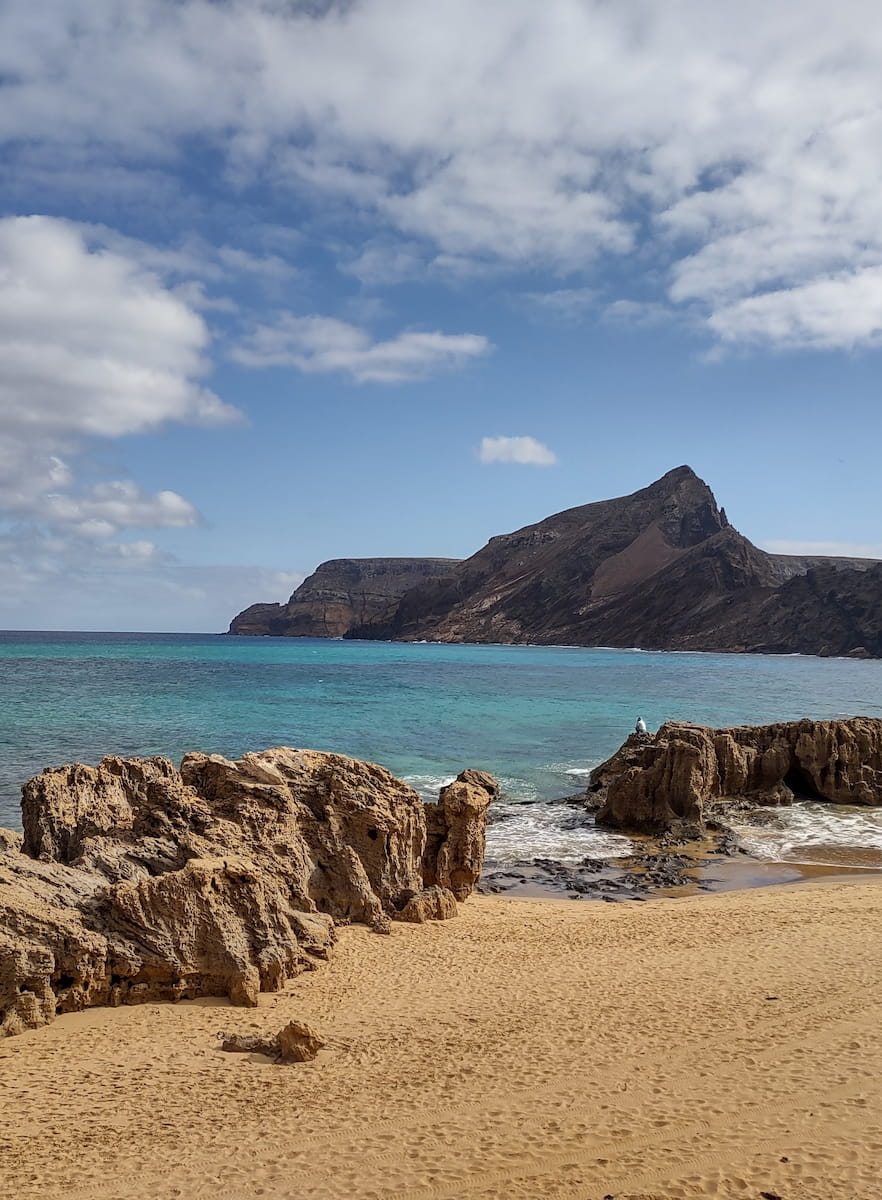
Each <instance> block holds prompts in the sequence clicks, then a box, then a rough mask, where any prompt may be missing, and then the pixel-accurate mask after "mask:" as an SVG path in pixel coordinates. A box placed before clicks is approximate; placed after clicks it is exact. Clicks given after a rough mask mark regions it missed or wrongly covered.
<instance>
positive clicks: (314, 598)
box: [230, 558, 458, 638]
mask: <svg viewBox="0 0 882 1200" xmlns="http://www.w3.org/2000/svg"><path fill="white" fill-rule="evenodd" d="M457 565H458V560H457V559H453V558H332V559H329V560H328V562H323V563H322V564H321V565H320V566H319V567H317V568H316V570H315V571H314V572H313V574H312V575H310V576H309V578H308V579H304V581H303V583H301V585H300V587H298V588H297V590H296V591H295V592H293V593H292V595H291V597H290V599H289V600H288V602H287V604H252V605H251V607H250V608H246V609H245V611H244V612H241V613H239V615H238V616H236V617H234V618H233V620H232V622H231V624H230V633H233V634H240V635H242V634H248V635H252V636H253V635H269V636H276V637H329V638H336V637H345V636H346V635H347V634H349V635H351V633H352V630H354V629H357V628H361V627H363V626H365V627H366V626H373V625H375V624H376V625H381V624H383V623H384V622H386V621H388V620H389V619H390V618H391V616H392V614H393V613H394V612H395V610H396V607H397V605H398V602H399V601H400V599H401V597H402V596H403V595H404V594H405V593H406V592H408V591H409V590H410V589H411V588H414V587H418V586H419V585H420V584H422V583H425V582H426V581H427V580H430V579H434V578H436V577H439V576H446V575H449V574H450V572H451V571H452V570H453V569H454V568H455V567H456V566H457Z"/></svg>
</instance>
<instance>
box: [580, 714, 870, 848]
mask: <svg viewBox="0 0 882 1200" xmlns="http://www.w3.org/2000/svg"><path fill="white" fill-rule="evenodd" d="M794 797H802V798H809V799H813V800H825V801H829V802H830V803H834V804H864V805H873V806H878V805H882V720H877V719H874V718H870V717H854V718H851V719H850V720H843V721H810V720H803V721H789V722H784V723H781V724H776V725H759V726H751V725H741V726H735V727H733V728H730V729H709V728H706V727H705V726H702V725H689V724H685V723H678V722H668V723H667V724H665V725H663V726H662V727H661V729H659V731H658V733H656V734H655V735H651V734H632V735H631V736H630V737H629V738H628V739H627V741H626V742H625V743H624V745H622V746H621V747H620V749H619V750H617V751H616V753H615V754H614V755H613V756H612V758H610V759H608V760H607V761H606V762H605V763H603V764H602V765H601V766H599V767H597V768H596V769H595V770H594V771H593V772H592V773H591V778H590V782H589V785H588V792H587V798H588V799H589V801H590V802H591V803H592V805H597V804H598V803H599V805H600V807H599V810H598V812H597V817H596V819H597V822H598V824H601V825H610V826H614V827H617V828H620V829H630V830H646V831H655V832H657V831H659V830H664V829H669V828H677V827H683V826H685V827H688V828H690V829H695V830H698V831H700V830H701V829H702V828H703V827H704V824H705V821H706V818H707V817H708V815H709V814H710V813H711V812H713V811H715V810H717V809H718V808H720V807H725V806H726V805H727V804H731V803H732V802H733V801H748V802H750V803H752V804H790V803H791V802H792V801H793V799H794Z"/></svg>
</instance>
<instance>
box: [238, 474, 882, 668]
mask: <svg viewBox="0 0 882 1200" xmlns="http://www.w3.org/2000/svg"><path fill="white" fill-rule="evenodd" d="M880 614H882V563H880V564H874V563H873V562H872V561H870V560H862V559H824V558H819V557H791V556H786V555H774V554H766V553H765V552H764V551H762V550H760V549H758V548H757V547H756V546H754V545H753V544H752V543H751V542H749V541H748V540H747V538H745V537H743V536H742V535H741V534H740V533H738V531H737V530H736V529H733V528H732V526H731V525H730V524H729V522H728V519H727V517H726V514H725V511H724V510H723V509H721V508H719V507H718V506H717V502H716V500H715V499H714V496H713V493H712V492H711V490H710V488H708V486H707V484H705V483H704V482H703V481H702V480H701V479H699V478H698V476H697V475H696V474H695V472H694V471H692V470H691V469H690V468H689V467H686V466H683V467H677V468H675V469H674V470H673V471H669V472H668V473H667V474H666V475H664V476H662V478H661V479H659V480H657V481H656V482H655V483H653V484H651V485H650V486H649V487H647V488H642V489H641V490H640V491H638V492H634V493H633V494H631V495H630V496H622V497H619V498H618V499H615V500H602V501H598V502H597V503H594V504H585V505H582V506H581V507H578V508H571V509H567V510H566V511H565V512H562V513H557V514H556V515H554V516H551V517H547V518H546V519H545V520H543V521H539V522H538V523H537V524H535V525H528V526H526V527H525V528H524V529H519V530H517V531H516V532H514V533H510V534H504V535H502V536H500V537H494V538H491V539H490V541H489V542H488V543H487V545H486V546H485V547H484V548H483V549H482V550H479V551H478V552H477V554H474V555H472V557H471V558H469V559H466V560H465V561H464V562H461V563H456V562H452V561H445V560H443V559H361V560H358V559H338V560H334V561H333V562H329V563H323V564H322V566H321V567H319V569H318V570H317V571H316V573H315V574H314V575H312V576H311V577H310V578H309V579H308V580H306V581H305V582H304V583H303V584H302V585H301V586H300V587H299V588H298V589H297V591H296V592H295V593H294V595H293V596H292V597H291V599H290V600H289V602H288V604H287V605H261V604H258V605H252V607H251V608H249V609H246V610H245V612H244V613H240V614H239V616H238V617H236V618H235V620H234V621H233V624H232V626H231V628H230V632H231V633H275V634H287V635H297V634H304V635H310V636H318V637H359V638H387V639H393V640H403V641H413V640H429V641H442V642H531V643H540V644H546V645H559V644H565V645H579V646H640V647H643V648H645V649H657V650H665V649H668V650H722V651H751V652H756V653H806V654H836V655H851V656H853V657H877V656H882V616H880Z"/></svg>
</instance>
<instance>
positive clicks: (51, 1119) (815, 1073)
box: [0, 877, 882, 1200]
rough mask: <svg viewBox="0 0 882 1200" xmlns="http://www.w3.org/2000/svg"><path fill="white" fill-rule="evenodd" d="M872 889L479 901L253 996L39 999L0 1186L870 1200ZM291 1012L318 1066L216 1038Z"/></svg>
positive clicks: (874, 1199)
mask: <svg viewBox="0 0 882 1200" xmlns="http://www.w3.org/2000/svg"><path fill="white" fill-rule="evenodd" d="M880 883H882V880H880V879H878V878H876V877H874V878H872V879H862V880H859V881H853V880H849V881H844V882H843V881H839V880H837V881H833V882H831V881H825V882H819V883H808V884H800V885H798V886H795V887H786V888H780V887H778V888H764V889H758V890H754V891H740V892H729V893H725V894H719V895H714V896H707V897H700V898H692V897H690V898H686V899H678V900H654V901H650V902H648V903H643V904H637V903H634V904H622V905H613V904H602V903H572V902H566V901H563V902H555V901H530V900H506V899H484V898H478V897H475V898H472V899H471V900H469V901H468V903H467V904H465V905H464V906H463V907H462V908H461V911H460V916H459V918H458V919H457V920H455V921H449V922H446V923H442V924H429V925H423V926H403V925H397V926H395V928H394V932H393V934H392V936H391V937H381V936H378V935H376V934H371V933H369V932H368V931H367V930H366V929H363V928H359V927H353V928H349V929H344V930H342V931H341V936H340V946H339V948H338V951H337V953H336V956H335V958H334V960H333V962H332V963H331V964H329V965H328V966H327V967H323V968H322V969H321V970H320V971H317V972H315V973H312V974H308V975H304V976H301V977H300V978H298V979H296V980H293V981H292V982H291V984H290V985H289V987H288V989H287V991H286V992H284V993H281V994H280V995H278V996H267V997H263V998H262V1006H261V1007H260V1008H259V1009H256V1010H254V1009H252V1010H243V1009H233V1008H230V1007H228V1006H226V1004H225V1003H220V1002H210V1001H205V1002H193V1003H183V1004H178V1005H145V1006H144V1007H141V1008H126V1009H116V1010H92V1011H90V1012H86V1013H79V1014H74V1015H71V1016H67V1017H62V1018H59V1019H58V1020H57V1021H56V1022H55V1023H54V1024H53V1025H51V1026H50V1027H48V1028H46V1029H42V1030H36V1031H33V1032H31V1033H27V1034H25V1035H23V1036H21V1037H18V1038H11V1039H8V1040H6V1041H5V1042H0V1113H2V1123H0V1194H2V1195H4V1196H9V1197H16V1198H22V1200H23V1198H25V1197H37V1196H39V1197H41V1198H43V1200H50V1198H53V1197H62V1196H63V1197H71V1196H77V1197H82V1198H85V1200H88V1198H89V1197H96V1198H99V1197H100V1198H102V1200H110V1198H114V1200H128V1198H130V1197H139V1198H146V1197H151V1198H153V1197H158V1198H162V1200H166V1198H168V1197H175V1196H181V1197H186V1198H187V1200H190V1198H194V1200H195V1198H198V1197H212V1198H215V1197H220V1196H226V1197H231V1198H232V1200H237V1198H239V1197H242V1198H245V1197H249V1198H250V1197H258V1196H262V1197H268V1198H271V1200H272V1198H276V1197H279V1198H280V1197H292V1198H293V1197H296V1198H297V1200H310V1198H318V1197H321V1198H325V1197H327V1198H329V1200H331V1198H334V1200H336V1198H339V1200H343V1198H346V1200H367V1198H369V1197H370V1198H373V1200H404V1198H407V1200H411V1198H413V1200H416V1198H418V1197H419V1198H420V1200H422V1198H425V1200H429V1198H430V1197H431V1198H432V1200H441V1198H443V1197H449V1198H454V1197H455V1198H460V1197H468V1198H469V1200H478V1198H480V1200H491V1198H493V1200H503V1198H504V1200H520V1198H527V1197H529V1198H531V1200H532V1198H534V1197H536V1198H539V1197H541V1198H543V1200H595V1198H596V1200H602V1198H603V1197H605V1196H614V1197H615V1200H656V1198H662V1197H664V1198H673V1197H676V1198H681V1197H682V1198H686V1197H697V1196H718V1197H743V1198H750V1200H759V1198H760V1197H762V1196H763V1195H765V1196H780V1197H781V1200H831V1198H835V1200H880V1197H882V886H880ZM291 1017H297V1018H300V1019H303V1020H306V1021H308V1022H309V1023H310V1024H312V1025H314V1026H316V1027H317V1028H318V1029H319V1031H320V1032H322V1033H323V1034H324V1036H325V1037H326V1038H327V1041H328V1048H327V1049H326V1050H324V1051H322V1053H321V1054H320V1056H319V1058H318V1059H317V1060H316V1061H315V1062H314V1063H310V1064H306V1065H300V1066H290V1067H284V1066H274V1065H272V1064H270V1063H269V1061H268V1060H267V1059H265V1058H262V1057H259V1056H248V1055H239V1054H225V1053H223V1052H222V1051H220V1050H219V1048H218V1042H217V1039H216V1033H217V1032H218V1031H219V1030H230V1031H233V1030H235V1031H239V1032H249V1031H258V1030H260V1031H266V1032H275V1031H276V1030H277V1029H278V1028H279V1027H280V1026H281V1025H282V1024H284V1022H285V1021H286V1020H287V1019H290V1018H291Z"/></svg>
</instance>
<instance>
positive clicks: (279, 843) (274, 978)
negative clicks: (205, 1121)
mask: <svg viewBox="0 0 882 1200" xmlns="http://www.w3.org/2000/svg"><path fill="white" fill-rule="evenodd" d="M451 789H452V794H453V796H454V797H456V798H455V799H452V800H451V801H450V802H449V804H448V802H447V801H445V800H444V799H443V798H442V799H441V800H439V803H438V805H431V806H425V805H424V804H423V802H422V801H421V799H420V797H419V796H418V795H417V793H416V792H414V791H413V789H412V788H410V787H408V786H407V785H406V784H405V783H402V782H401V781H400V780H398V779H396V778H395V777H394V776H392V775H391V774H390V773H389V772H388V771H387V770H385V768H383V767H379V766H376V765H375V764H372V763H363V762H358V761H357V760H355V759H351V758H347V757H345V756H343V755H337V754H321V753H318V752H315V751H309V750H292V749H288V748H285V747H280V748H277V749H274V750H265V751H262V752H260V753H256V754H246V755H245V756H244V757H243V758H242V759H241V760H240V761H238V762H230V761H228V760H227V759H225V758H222V757H221V756H219V755H205V754H196V753H193V754H188V755H186V756H185V758H184V760H183V762H182V763H181V767H180V770H177V769H176V768H175V767H174V766H173V764H172V763H170V762H169V761H168V760H167V759H162V758H150V759H123V758H117V757H109V758H105V759H103V760H102V761H101V763H100V764H99V765H98V766H97V767H88V766H83V765H82V764H73V765H70V766H66V767H60V768H53V769H49V770H46V771H43V772H42V773H41V774H40V775H37V776H35V777H34V778H33V779H31V780H30V781H29V782H28V783H27V784H26V785H25V787H24V789H23V796H22V818H23V825H24V831H25V832H24V837H23V838H19V837H18V835H16V834H13V833H11V832H9V831H3V832H2V836H0V1035H3V1034H10V1033H17V1032H19V1031H20V1030H21V1029H23V1028H30V1027H33V1026H36V1025H40V1024H43V1023H45V1022H46V1021H48V1020H50V1019H51V1018H52V1016H53V1015H54V1014H55V1013H56V1012H67V1011H71V1010H75V1009H81V1008H86V1007H89V1006H92V1005H97V1004H122V1003H136V1002H138V1001H141V1000H157V999H161V1000H176V999H180V998H182V997H193V996H200V995H227V996H229V997H230V999H231V1000H232V1001H233V1002H234V1003H237V1004H246V1005H253V1004H256V1003H257V998H258V994H259V992H260V991H274V990H276V989H277V988H278V987H279V986H280V985H281V984H282V983H283V981H284V980H285V979H287V978H289V977H290V976H292V975H295V974H297V973H298V972H300V971H303V970H309V969H312V968H313V967H314V966H315V965H316V963H317V962H318V961H319V960H321V959H322V958H325V957H327V955H328V953H329V950H330V948H331V946H332V944H333V941H334V937H335V934H334V929H335V923H337V922H341V921H343V922H346V921H362V922H365V923H367V924H369V925H370V926H371V927H372V928H374V929H376V930H378V931H381V932H383V931H386V930H388V928H389V921H390V920H392V919H397V918H399V917H400V918H401V919H404V920H408V921H415V920H416V921H419V920H427V919H442V918H445V917H449V916H452V915H454V913H455V911H456V902H455V900H454V895H453V888H455V891H456V896H457V897H458V898H459V899H464V898H465V896H467V895H468V893H469V892H470V891H471V884H469V883H468V881H469V880H471V881H472V883H473V882H474V880H475V879H476V877H477V876H476V872H475V864H476V862H477V864H478V870H480V861H481V857H482V855H483V815H484V812H485V810H486V807H487V805H488V804H489V802H490V799H491V798H492V796H493V795H494V794H495V791H496V784H495V781H494V780H493V778H492V777H491V776H487V775H484V774H483V773H482V772H476V771H466V772H463V774H462V775H461V776H460V777H459V779H458V781H457V782H456V783H455V784H452V785H450V788H448V789H446V791H448V792H451ZM439 812H440V813H441V816H439ZM429 827H431V848H430V849H427V836H428V830H429Z"/></svg>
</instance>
